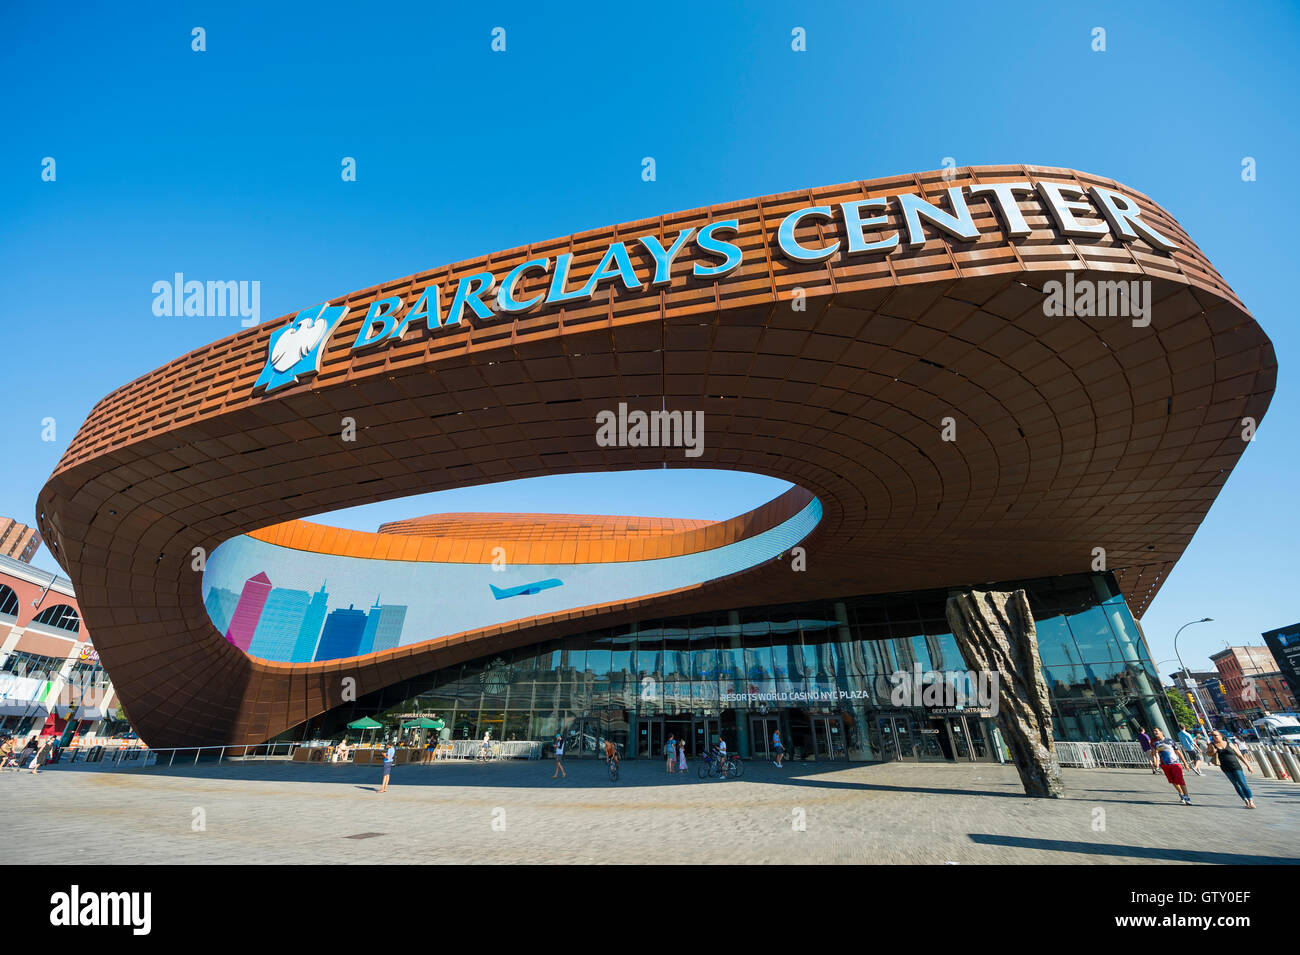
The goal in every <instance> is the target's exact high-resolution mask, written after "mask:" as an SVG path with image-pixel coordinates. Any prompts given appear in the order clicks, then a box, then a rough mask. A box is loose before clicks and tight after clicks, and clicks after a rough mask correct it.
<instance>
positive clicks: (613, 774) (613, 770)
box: [605, 756, 623, 783]
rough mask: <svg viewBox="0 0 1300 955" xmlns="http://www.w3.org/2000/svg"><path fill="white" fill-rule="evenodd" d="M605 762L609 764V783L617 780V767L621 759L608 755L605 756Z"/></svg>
mask: <svg viewBox="0 0 1300 955" xmlns="http://www.w3.org/2000/svg"><path fill="white" fill-rule="evenodd" d="M605 762H606V764H607V765H608V766H609V781H610V782H611V783H616V782H618V769H619V765H620V764H621V763H622V762H623V761H622V760H621V759H614V758H612V757H610V756H606V757H605Z"/></svg>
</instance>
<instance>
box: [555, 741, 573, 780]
mask: <svg viewBox="0 0 1300 955" xmlns="http://www.w3.org/2000/svg"><path fill="white" fill-rule="evenodd" d="M568 776H569V774H568V773H566V772H565V771H564V737H563V736H561V735H560V734H559V733H556V734H555V772H553V773H551V778H552V779H556V778H560V779H567V778H568Z"/></svg>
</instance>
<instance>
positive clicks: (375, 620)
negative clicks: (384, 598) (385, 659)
mask: <svg viewBox="0 0 1300 955" xmlns="http://www.w3.org/2000/svg"><path fill="white" fill-rule="evenodd" d="M405 622H406V607H405V606H404V605H402V604H384V605H383V606H380V604H379V598H378V597H376V598H375V605H374V606H373V607H371V608H370V613H369V614H368V615H367V616H366V629H365V632H364V633H362V635H361V647H360V649H359V650H358V651H357V653H358V654H364V653H371V652H373V651H375V650H391V649H393V647H395V646H397V641H398V640H400V639H401V637H402V624H404V623H405Z"/></svg>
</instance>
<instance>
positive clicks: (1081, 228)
mask: <svg viewBox="0 0 1300 955" xmlns="http://www.w3.org/2000/svg"><path fill="white" fill-rule="evenodd" d="M1022 198H1028V199H1036V200H1037V202H1038V203H1039V204H1040V206H1041V207H1042V208H1043V209H1044V210H1045V212H1046V213H1047V215H1048V216H1049V218H1050V222H1051V224H1052V226H1053V228H1054V229H1055V230H1056V232H1057V233H1058V234H1059V235H1061V236H1067V237H1070V238H1078V239H1088V238H1094V239H1095V238H1100V237H1102V236H1113V237H1115V238H1117V239H1119V240H1122V241H1135V240H1137V239H1142V240H1144V241H1145V242H1147V243H1148V244H1149V245H1150V246H1151V247H1152V248H1154V249H1157V250H1159V251H1162V252H1165V253H1170V252H1173V251H1174V250H1175V249H1176V248H1177V247H1178V246H1177V245H1176V244H1175V243H1174V242H1173V241H1171V240H1170V239H1169V238H1167V237H1166V236H1164V235H1162V234H1161V233H1160V232H1158V231H1157V230H1156V229H1155V228H1154V227H1152V226H1151V225H1150V224H1149V223H1147V222H1146V221H1144V220H1143V218H1142V213H1141V209H1140V207H1139V206H1138V204H1137V202H1136V201H1134V200H1133V199H1132V198H1130V197H1129V196H1126V195H1124V194H1123V193H1121V192H1117V191H1114V190H1111V189H1103V188H1101V187H1100V186H1090V187H1088V188H1087V189H1086V190H1085V189H1084V188H1082V187H1081V186H1079V185H1077V184H1075V183H1072V182H1053V181H1047V180H1043V181H1035V182H1030V181H1022V182H1000V183H987V184H977V185H963V186H952V187H951V188H949V189H947V190H946V201H945V202H942V204H936V203H934V202H931V201H930V200H928V199H926V198H924V197H923V196H921V195H920V194H919V193H915V192H903V193H898V194H895V195H888V196H880V197H876V198H868V199H855V200H853V201H850V202H843V203H838V204H836V205H833V206H832V205H817V206H805V207H804V208H801V209H796V210H794V211H793V212H791V213H790V214H788V215H787V216H785V218H784V219H782V220H781V222H780V225H779V226H778V228H777V230H776V233H775V236H774V242H775V245H776V246H777V249H778V250H779V252H780V254H781V255H782V256H784V257H785V259H786V260H787V261H788V262H790V263H791V264H792V265H795V266H801V265H815V264H817V263H821V262H824V261H825V260H827V259H829V258H830V257H831V256H833V255H836V254H840V255H842V256H846V257H852V258H858V257H869V256H880V257H886V256H889V255H891V254H894V253H895V252H898V251H899V250H916V249H919V248H921V247H922V246H924V245H925V243H926V241H927V227H928V228H929V229H930V230H931V232H932V233H938V234H941V235H943V236H947V237H948V238H950V239H955V240H958V241H968V242H969V241H973V240H975V239H977V238H979V237H980V230H979V228H978V227H977V226H976V224H975V219H974V216H973V215H972V213H971V203H972V201H974V202H984V203H987V204H988V205H989V206H990V207H991V209H992V211H993V213H994V215H995V217H996V227H997V228H998V229H1000V230H1001V233H1002V234H1003V235H1004V236H1005V239H1006V240H1008V241H1009V240H1011V239H1020V238H1025V237H1027V236H1029V235H1030V234H1031V232H1032V229H1031V228H1030V226H1029V223H1028V221H1027V220H1026V219H1025V216H1024V213H1023V212H1022V210H1021V208H1020V200H1021V199H1022ZM891 213H892V216H891ZM891 223H899V227H897V228H895V227H893V226H891ZM817 225H823V226H825V227H824V228H821V229H819V230H818V234H819V235H820V238H818V239H816V240H815V241H814V240H813V239H812V238H811V237H810V236H809V235H808V233H810V232H811V231H812V227H814V226H817ZM801 227H803V232H804V233H805V235H804V237H803V238H800V237H799V233H800V229H801ZM739 233H740V222H739V220H738V219H723V220H719V221H716V222H709V223H707V224H706V225H704V226H703V227H701V228H699V229H696V228H695V227H694V226H692V227H688V228H685V229H683V230H682V231H681V232H679V233H677V235H675V236H674V237H673V238H672V240H671V242H669V243H668V244H667V245H665V244H664V242H663V241H661V240H660V239H659V237H658V236H656V235H653V234H648V235H641V236H636V237H633V238H630V239H627V240H621V241H618V242H612V243H610V245H609V246H608V247H607V248H606V249H605V252H604V254H603V255H602V256H601V258H600V261H599V262H598V263H597V265H596V268H595V269H594V271H592V272H591V273H590V274H589V275H573V274H571V273H572V271H573V269H572V265H573V253H571V252H565V253H562V254H560V255H557V256H555V257H554V258H552V257H550V256H543V257H539V258H534V259H530V260H528V261H527V262H522V263H520V264H519V265H517V266H515V267H514V268H512V269H511V270H510V271H509V272H506V273H505V274H504V275H497V274H496V273H494V272H487V271H484V272H478V273H475V274H473V275H466V276H463V277H461V278H460V279H459V280H458V281H456V283H455V287H454V288H446V289H444V288H442V287H440V286H439V285H438V284H436V283H435V284H430V285H428V286H426V287H424V288H422V289H419V290H418V291H415V292H412V293H411V294H410V296H408V297H403V296H400V295H393V296H389V297H387V298H381V299H379V300H378V301H376V302H374V303H372V304H371V305H370V307H369V310H368V311H367V312H366V316H365V320H364V321H363V322H362V323H361V328H360V329H359V331H358V333H357V336H356V338H355V340H353V342H352V345H351V348H350V349H349V355H351V354H354V353H358V352H368V351H372V350H378V349H382V348H385V347H387V346H389V345H392V344H394V343H396V342H400V341H403V340H404V339H406V338H407V336H409V335H415V334H423V333H424V332H429V333H434V332H437V331H439V330H440V329H443V328H448V327H452V328H458V327H461V326H462V323H463V322H465V321H470V320H472V319H470V318H469V315H471V314H472V315H473V318H474V319H476V320H478V321H480V322H490V321H498V320H503V319H513V318H517V317H518V316H521V315H525V314H527V313H529V312H532V311H534V310H538V309H543V308H546V307H549V306H555V305H565V304H571V303H581V302H586V301H589V300H591V299H593V298H594V297H595V296H596V295H597V294H598V293H599V292H600V291H601V290H602V289H603V288H604V287H606V286H608V285H611V284H617V285H620V286H622V288H623V290H624V291H626V292H628V293H631V294H636V293H649V292H653V291H657V290H660V289H663V288H665V287H666V286H668V285H669V284H670V282H671V280H672V274H673V270H674V268H676V267H678V266H677V263H678V261H679V260H682V261H683V263H685V262H686V261H689V268H690V270H691V274H692V275H694V276H695V278H697V279H702V280H706V281H708V280H717V279H721V278H723V277H725V276H727V275H729V274H731V273H733V272H735V271H736V270H737V269H739V268H740V267H741V266H742V265H743V264H744V259H745V254H744V251H743V250H742V249H741V247H740V246H739V245H738V244H736V242H734V241H732V240H733V239H735V238H736V237H737V236H738V235H739ZM633 251H638V252H640V253H643V255H639V256H638V257H639V258H642V259H643V260H644V259H645V257H646V256H648V260H649V267H643V269H642V270H641V271H638V270H637V268H636V266H635V265H634V264H633V261H632V258H633V256H632V253H633ZM685 267H687V265H685V264H683V265H682V266H681V267H680V268H685ZM680 268H679V271H680ZM525 277H529V279H530V280H531V281H533V282H536V283H537V284H538V285H539V286H540V287H539V288H538V290H537V291H535V292H534V294H532V295H528V296H527V297H521V295H522V294H523V293H522V292H521V290H520V286H521V284H523V283H524V280H525ZM542 287H544V290H542ZM408 298H409V300H408ZM444 298H446V299H447V304H446V307H444V306H443V301H444ZM347 312H348V306H346V305H328V304H320V305H315V306H313V307H311V308H308V309H304V310H303V311H301V312H299V313H298V314H297V315H296V316H295V317H294V319H293V320H292V321H291V322H290V323H289V324H288V325H285V326H284V327H282V328H279V329H277V330H276V331H275V332H273V333H272V335H271V340H270V346H269V349H268V355H267V361H266V366H265V367H264V368H263V370H262V373H261V375H259V376H258V379H257V382H256V383H255V384H254V386H253V387H254V390H255V391H265V392H270V391H274V390H275V389H277V388H281V387H284V386H286V385H290V384H293V383H295V382H298V381H301V380H303V379H304V378H308V377H310V376H312V375H314V374H316V373H318V372H319V371H320V362H321V357H322V355H323V354H324V350H325V343H326V342H327V341H328V340H329V338H330V336H331V335H332V334H333V333H334V330H335V329H336V328H337V327H338V325H339V323H340V322H342V320H343V319H344V317H345V316H346V315H347ZM420 330H423V331H420Z"/></svg>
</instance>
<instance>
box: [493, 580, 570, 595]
mask: <svg viewBox="0 0 1300 955" xmlns="http://www.w3.org/2000/svg"><path fill="white" fill-rule="evenodd" d="M488 586H489V587H492V596H493V597H495V598H496V599H497V600H505V599H506V598H507V597H519V596H522V595H523V594H540V593H541V592H542V591H543V590H549V589H550V588H552V587H562V586H564V581H562V580H556V579H555V578H554V577H552V578H551V579H550V580H539V581H537V582H536V583H532V584H520V585H519V586H518V587H493V586H492V585H491V584H488Z"/></svg>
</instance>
